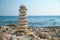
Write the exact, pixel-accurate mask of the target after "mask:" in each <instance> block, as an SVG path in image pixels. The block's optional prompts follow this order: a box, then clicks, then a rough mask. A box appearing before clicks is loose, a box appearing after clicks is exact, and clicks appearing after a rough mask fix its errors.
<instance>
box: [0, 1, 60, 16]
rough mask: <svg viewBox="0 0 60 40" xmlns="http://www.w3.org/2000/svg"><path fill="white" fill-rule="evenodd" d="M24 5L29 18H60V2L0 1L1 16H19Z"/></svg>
mask: <svg viewBox="0 0 60 40" xmlns="http://www.w3.org/2000/svg"><path fill="white" fill-rule="evenodd" d="M22 4H23V5H25V6H26V7H27V9H28V10H27V15H29V16H32V15H34V16H46V15H47V16H50V15H53V16H56V15H59V16H60V0H0V16H18V14H19V11H18V9H19V6H20V5H22Z"/></svg>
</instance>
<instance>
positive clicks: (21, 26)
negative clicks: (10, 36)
mask: <svg viewBox="0 0 60 40" xmlns="http://www.w3.org/2000/svg"><path fill="white" fill-rule="evenodd" d="M26 11H27V9H26V7H25V6H24V5H21V6H20V8H19V20H18V27H17V31H18V32H20V34H26V33H27V26H28V25H27V24H28V23H27V16H26Z"/></svg>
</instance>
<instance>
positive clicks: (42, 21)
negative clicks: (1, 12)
mask: <svg viewBox="0 0 60 40" xmlns="http://www.w3.org/2000/svg"><path fill="white" fill-rule="evenodd" d="M27 20H28V26H30V27H47V26H60V16H27ZM11 24H16V25H18V16H0V26H6V25H11Z"/></svg>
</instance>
